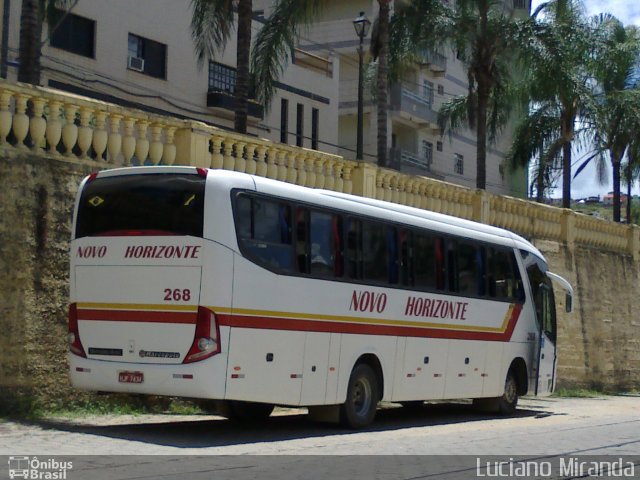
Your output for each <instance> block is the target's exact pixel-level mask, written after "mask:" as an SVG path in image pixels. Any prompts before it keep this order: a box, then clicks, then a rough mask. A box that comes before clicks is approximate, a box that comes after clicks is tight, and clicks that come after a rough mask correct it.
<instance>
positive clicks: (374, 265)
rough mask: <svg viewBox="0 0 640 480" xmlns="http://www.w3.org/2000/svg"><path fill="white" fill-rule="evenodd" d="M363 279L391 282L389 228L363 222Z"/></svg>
mask: <svg viewBox="0 0 640 480" xmlns="http://www.w3.org/2000/svg"><path fill="white" fill-rule="evenodd" d="M362 247H363V248H362V263H363V278H364V279H365V280H367V281H371V282H375V283H388V282H389V249H388V247H387V226H386V225H384V224H382V223H374V222H367V221H365V222H362Z"/></svg>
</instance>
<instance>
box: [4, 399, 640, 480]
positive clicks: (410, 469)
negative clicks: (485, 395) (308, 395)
mask: <svg viewBox="0 0 640 480" xmlns="http://www.w3.org/2000/svg"><path fill="white" fill-rule="evenodd" d="M303 413H304V411H303V410H295V409H292V410H279V411H277V412H276V413H275V414H274V416H272V418H270V419H269V421H268V422H267V423H266V424H264V425H258V426H250V427H247V426H237V425H234V424H232V423H230V422H228V421H226V420H224V419H221V418H219V417H215V416H163V415H154V416H118V417H115V416H100V417H87V418H82V419H75V420H62V419H51V420H48V421H42V422H38V423H31V424H24V423H15V422H10V421H4V422H2V423H0V455H6V456H9V455H11V456H17V455H21V456H30V457H33V456H36V455H37V456H38V458H39V459H40V460H44V459H49V458H63V457H62V456H71V457H69V459H70V460H73V461H75V469H74V470H70V471H68V472H67V474H68V475H67V477H66V478H68V479H70V480H73V479H76V478H92V479H95V480H98V479H100V478H163V479H165V478H166V479H169V478H171V479H173V478H185V477H184V475H185V474H186V473H188V474H189V478H190V479H191V478H216V479H221V478H244V475H246V476H247V477H246V478H252V479H255V478H327V476H328V475H329V474H331V476H333V477H334V478H342V477H343V476H344V477H345V478H346V477H350V478H355V477H357V478H360V477H361V476H362V474H363V472H364V473H366V475H365V476H367V477H372V478H398V479H415V478H432V477H434V478H435V477H437V478H447V479H448V478H478V477H479V476H482V474H481V472H480V471H477V468H476V467H477V462H478V461H480V460H479V459H481V460H482V462H483V465H484V461H485V457H486V459H491V458H494V457H490V456H494V455H501V456H503V457H507V459H508V458H512V459H516V460H517V459H523V458H535V459H537V460H536V461H545V459H557V458H558V457H560V456H564V457H568V458H570V457H581V458H582V457H584V458H587V457H590V456H594V455H608V456H610V457H606V458H618V457H621V456H637V457H638V458H640V397H631V396H621V397H602V398H594V399H566V398H548V399H537V398H531V399H523V400H521V402H520V406H519V408H518V411H517V412H516V414H515V415H514V416H513V417H508V418H505V417H497V416H491V415H486V414H480V413H477V412H475V411H474V410H473V409H472V408H471V406H470V405H468V404H461V403H447V404H427V405H425V406H424V407H422V408H420V409H418V410H407V409H404V408H399V407H398V408H393V407H390V406H387V407H386V408H383V409H382V410H380V411H379V412H378V417H377V419H376V422H375V424H374V425H373V426H372V427H371V428H369V429H367V430H364V431H356V432H354V431H350V430H345V429H342V428H339V427H337V426H335V425H330V424H317V423H312V422H310V421H309V420H308V419H307V417H306V415H304V414H303ZM77 455H93V456H96V455H103V456H104V457H95V458H94V457H76V456H77ZM130 455H146V456H151V455H154V456H157V455H163V457H131V456H130ZM238 455H249V457H247V456H244V457H237V456H238ZM254 455H263V456H265V457H255V456H254ZM454 455H455V456H456V457H454ZM213 456H215V457H213ZM221 456H224V457H221ZM329 456H331V457H329ZM352 456H360V457H352ZM398 456H404V457H398ZM424 456H429V457H424ZM621 458H622V457H621ZM625 458H626V457H625ZM398 459H401V460H398ZM4 462H5V461H4V460H3V463H4ZM4 464H5V465H6V463H4ZM427 464H428V466H429V469H428V472H427V470H425V465H427ZM554 466H555V463H554ZM331 468H334V469H338V470H339V472H338V471H335V472H333V473H331V472H329V471H328V470H327V469H331ZM363 469H364V470H363ZM636 470H637V473H634V477H636V476H637V477H640V465H636ZM512 473H513V472H512ZM538 473H540V472H538ZM542 473H544V472H542ZM556 473H557V472H556ZM5 474H8V471H7V470H5V469H4V467H3V466H2V463H0V478H5V477H3V475H5ZM102 474H104V476H101V475H102ZM343 474H344V475H343ZM447 475H448V476H447ZM486 476H488V475H486ZM577 476H578V475H575V476H574V478H575V477H577ZM539 477H540V478H542V477H547V476H546V475H539ZM7 478H8V477H7ZM512 478H524V477H513V476H512ZM532 478H533V477H532ZM549 478H551V477H549ZM553 478H571V476H569V477H567V476H566V475H564V476H562V475H560V476H557V477H553Z"/></svg>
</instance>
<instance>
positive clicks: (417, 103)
mask: <svg viewBox="0 0 640 480" xmlns="http://www.w3.org/2000/svg"><path fill="white" fill-rule="evenodd" d="M391 110H392V111H393V112H395V114H396V115H398V116H400V117H401V118H402V119H404V120H408V121H410V122H412V123H414V124H417V125H418V126H420V127H429V128H433V129H436V128H438V112H436V111H435V110H433V109H432V102H431V101H430V100H429V99H428V98H426V97H423V96H422V95H420V94H418V93H415V92H412V91H411V90H409V88H407V87H405V86H403V85H402V84H396V85H394V86H393V87H392V88H391Z"/></svg>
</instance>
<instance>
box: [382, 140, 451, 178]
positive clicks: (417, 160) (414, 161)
mask: <svg viewBox="0 0 640 480" xmlns="http://www.w3.org/2000/svg"><path fill="white" fill-rule="evenodd" d="M431 163H432V159H431V158H425V157H422V156H420V155H418V154H417V153H413V152H410V151H408V150H404V149H402V148H391V149H389V164H388V167H389V168H392V169H394V170H398V171H400V172H405V173H410V174H413V175H420V176H423V177H430V178H436V179H439V180H442V179H443V178H444V177H443V176H442V175H438V174H436V173H434V172H433V171H432V170H431Z"/></svg>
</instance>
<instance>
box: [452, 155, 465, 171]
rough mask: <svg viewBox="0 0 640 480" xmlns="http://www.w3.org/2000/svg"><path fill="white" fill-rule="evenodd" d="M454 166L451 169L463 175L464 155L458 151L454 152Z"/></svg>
mask: <svg viewBox="0 0 640 480" xmlns="http://www.w3.org/2000/svg"><path fill="white" fill-rule="evenodd" d="M454 155H455V156H454V160H455V163H454V166H453V171H454V172H455V173H457V174H458V175H464V157H463V156H462V155H460V154H459V153H456V154H454Z"/></svg>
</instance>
